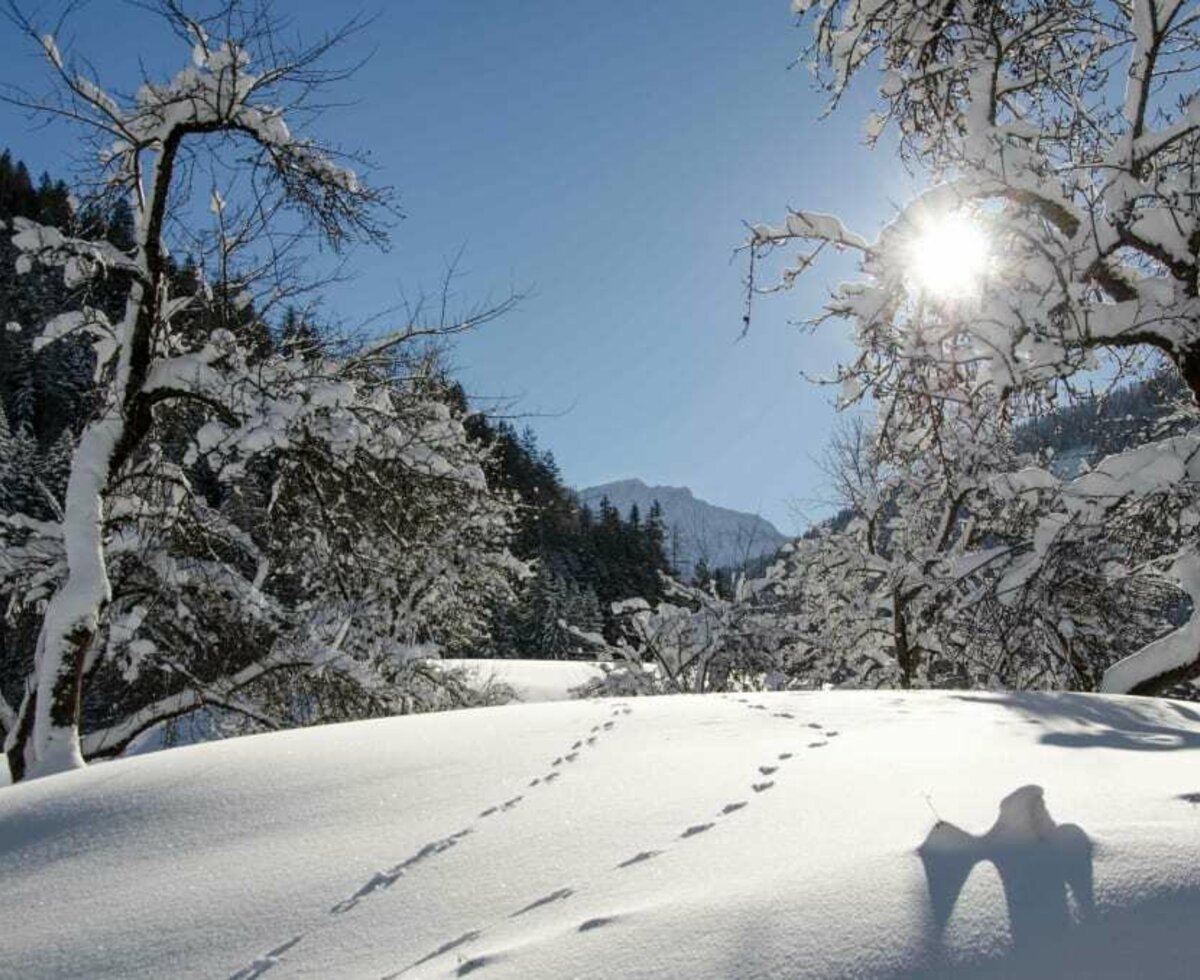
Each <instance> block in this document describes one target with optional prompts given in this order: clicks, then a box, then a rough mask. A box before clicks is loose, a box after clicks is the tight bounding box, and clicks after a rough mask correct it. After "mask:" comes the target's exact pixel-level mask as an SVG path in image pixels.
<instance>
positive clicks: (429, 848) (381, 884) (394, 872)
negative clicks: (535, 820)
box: [329, 797, 520, 915]
mask: <svg viewBox="0 0 1200 980" xmlns="http://www.w3.org/2000/svg"><path fill="white" fill-rule="evenodd" d="M518 799H520V797H518ZM472 832H473V831H472V828H470V827H465V828H464V829H462V830H459V831H455V832H454V833H453V834H450V835H449V836H448V837H443V838H441V839H440V840H435V841H430V842H429V843H428V844H426V845H425V846H424V847H422V848H421V849H420V850H418V851H417V852H416V853H415V854H413V855H412V856H410V857H407V858H405V859H404V860H403V861H401V862H400V863H399V864H396V865H393V866H392V867H390V868H388V869H387V870H385V871H376V872H375V874H373V875H372V876H371V877H370V878H369V879H368V880H367V882H366V883H365V884H363V885H362V887H360V888H359V889H358V891H356V892H355V893H354V894H353V895H351V896H350V897H349V898H345V899H342V901H340V902H338V903H337V905H335V906H334V907H333V908H331V909H330V910H329V911H330V912H333V913H334V914H336V915H340V914H341V913H343V912H349V911H350V910H351V909H352V908H354V907H355V906H356V905H357V904H358V903H359V902H361V901H362V900H363V899H364V898H366V897H367V896H368V895H372V894H374V893H375V892H377V891H382V890H385V889H388V888H391V887H392V885H394V884H395V883H396V882H397V881H399V880H400V879H401V878H403V877H404V875H405V874H406V873H407V871H408V869H409V868H411V867H413V866H414V865H417V864H420V863H421V862H423V861H428V860H429V859H430V858H431V857H436V856H437V855H438V854H441V853H443V852H445V851H448V850H450V848H452V847H456V846H457V845H458V844H459V842H460V841H461V840H462V839H463V838H464V837H466V836H467V835H469V834H471V833H472Z"/></svg>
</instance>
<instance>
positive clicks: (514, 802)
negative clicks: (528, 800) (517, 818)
mask: <svg viewBox="0 0 1200 980" xmlns="http://www.w3.org/2000/svg"><path fill="white" fill-rule="evenodd" d="M523 799H525V797H523V796H514V797H513V798H512V799H511V800H505V801H504V802H503V803H501V804H500V809H501V810H511V809H512V808H513V807H514V806H516V805H517V804H518V803H520V802H521V801H522V800H523Z"/></svg>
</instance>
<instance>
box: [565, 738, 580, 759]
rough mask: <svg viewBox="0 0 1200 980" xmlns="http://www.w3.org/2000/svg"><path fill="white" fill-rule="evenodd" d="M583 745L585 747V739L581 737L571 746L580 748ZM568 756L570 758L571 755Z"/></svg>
mask: <svg viewBox="0 0 1200 980" xmlns="http://www.w3.org/2000/svg"><path fill="white" fill-rule="evenodd" d="M582 747H583V739H580V740H579V741H578V742H576V743H575V744H574V745H572V746H571V748H572V749H578V748H582ZM567 758H568V759H569V758H570V756H567Z"/></svg>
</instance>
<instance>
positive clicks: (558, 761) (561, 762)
mask: <svg viewBox="0 0 1200 980" xmlns="http://www.w3.org/2000/svg"><path fill="white" fill-rule="evenodd" d="M562 764H563V757H562V756H561V755H560V756H559V757H558V758H557V759H555V760H554V761H553V762H551V763H550V765H552V766H561V765H562Z"/></svg>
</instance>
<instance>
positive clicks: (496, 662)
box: [439, 659, 604, 703]
mask: <svg viewBox="0 0 1200 980" xmlns="http://www.w3.org/2000/svg"><path fill="white" fill-rule="evenodd" d="M439 663H443V664H446V665H447V666H450V667H465V668H467V669H468V670H470V671H471V672H472V674H473V675H474V678H475V680H476V682H477V683H479V684H481V685H482V684H486V683H487V682H489V681H494V682H496V683H499V684H504V685H505V686H507V687H510V688H512V690H513V692H514V693H515V694H516V699H517V700H518V701H525V702H530V703H531V702H537V701H567V700H570V699H571V698H572V697H574V694H572V693H571V692H572V691H574V690H575V689H576V688H580V687H583V686H584V685H585V684H588V683H589V682H591V681H596V680H601V679H603V677H604V669H603V668H602V667H601V666H600V665H599V663H597V662H595V661H592V660H501V659H491V660H468V659H458V660H451V659H445V660H441V661H439Z"/></svg>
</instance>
